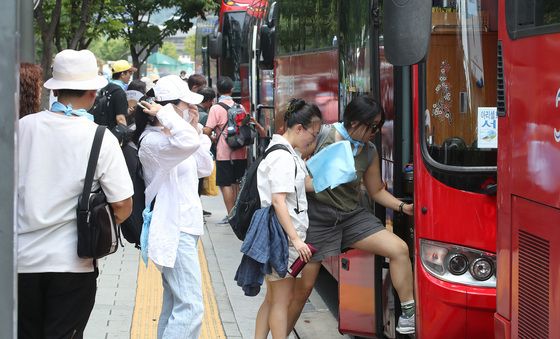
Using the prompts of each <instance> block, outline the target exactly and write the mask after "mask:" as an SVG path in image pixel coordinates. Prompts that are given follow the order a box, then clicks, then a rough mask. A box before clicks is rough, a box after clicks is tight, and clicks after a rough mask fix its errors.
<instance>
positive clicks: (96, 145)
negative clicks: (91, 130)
mask: <svg viewBox="0 0 560 339" xmlns="http://www.w3.org/2000/svg"><path fill="white" fill-rule="evenodd" d="M104 134H105V126H97V129H96V130H95V136H94V137H93V144H92V145H91V152H90V154H89V160H88V166H87V170H86V178H85V180H84V190H83V191H82V196H81V198H80V200H79V209H80V211H87V209H88V206H89V204H88V200H89V195H90V194H91V186H92V185H93V175H94V174H95V169H96V168H97V160H98V159H99V152H100V151H101V143H103V135H104Z"/></svg>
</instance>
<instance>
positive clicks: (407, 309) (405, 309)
mask: <svg viewBox="0 0 560 339" xmlns="http://www.w3.org/2000/svg"><path fill="white" fill-rule="evenodd" d="M415 306H416V305H415V303H414V300H409V301H405V302H402V303H401V310H402V315H403V317H405V318H410V317H412V316H414V312H415V310H416V307H415Z"/></svg>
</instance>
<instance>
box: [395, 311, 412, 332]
mask: <svg viewBox="0 0 560 339" xmlns="http://www.w3.org/2000/svg"><path fill="white" fill-rule="evenodd" d="M396 330H397V332H399V333H400V334H412V333H414V332H415V330H416V317H415V315H412V317H410V318H405V317H403V316H402V315H401V316H400V317H399V322H398V324H397V328H396Z"/></svg>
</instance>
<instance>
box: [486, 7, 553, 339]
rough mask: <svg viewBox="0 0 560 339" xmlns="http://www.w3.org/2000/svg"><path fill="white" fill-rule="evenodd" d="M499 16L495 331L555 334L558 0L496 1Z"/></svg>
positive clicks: (508, 334)
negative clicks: (497, 276)
mask: <svg viewBox="0 0 560 339" xmlns="http://www.w3.org/2000/svg"><path fill="white" fill-rule="evenodd" d="M500 20H501V21H500V42H499V43H500V45H499V49H500V52H501V53H500V56H501V58H500V62H499V64H500V66H502V67H501V68H500V74H499V76H498V78H499V79H500V80H501V82H500V86H499V89H498V90H499V94H500V95H499V98H500V99H501V100H500V101H499V105H498V115H499V119H498V121H499V129H500V132H499V147H500V148H499V152H498V154H499V160H498V179H499V184H498V243H497V247H498V274H499V278H500V279H499V280H498V291H497V312H496V316H495V318H496V321H495V324H496V332H495V334H496V338H510V337H511V338H518V337H519V338H558V337H560V326H559V323H560V307H559V305H560V290H559V289H558V286H559V285H560V276H559V275H558V270H559V267H560V180H558V179H559V176H558V173H559V171H558V168H559V166H560V71H559V68H558V57H557V56H558V54H559V53H560V45H559V44H558V41H559V40H560V3H559V2H558V1H546V0H544V1H520V0H511V1H501V17H500ZM536 51H538V52H536Z"/></svg>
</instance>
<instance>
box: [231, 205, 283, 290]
mask: <svg viewBox="0 0 560 339" xmlns="http://www.w3.org/2000/svg"><path fill="white" fill-rule="evenodd" d="M241 252H243V253H244V255H243V258H242V259H241V263H240V264H239V267H238V268H237V273H235V281H237V285H238V286H241V288H242V289H243V291H244V292H245V295H247V296H251V297H253V296H256V295H257V294H259V292H260V290H261V285H262V283H263V280H264V276H265V275H266V274H270V273H272V269H274V270H275V271H276V273H278V275H279V276H280V277H284V276H286V273H287V272H288V238H287V237H286V234H285V233H284V229H283V228H282V225H280V222H279V221H278V218H277V217H276V214H275V213H274V209H273V208H272V206H268V207H265V208H261V209H259V210H257V211H256V212H255V214H254V215H253V219H252V220H251V225H250V226H249V229H248V230H247V235H246V236H245V240H244V241H243V245H241Z"/></svg>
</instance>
